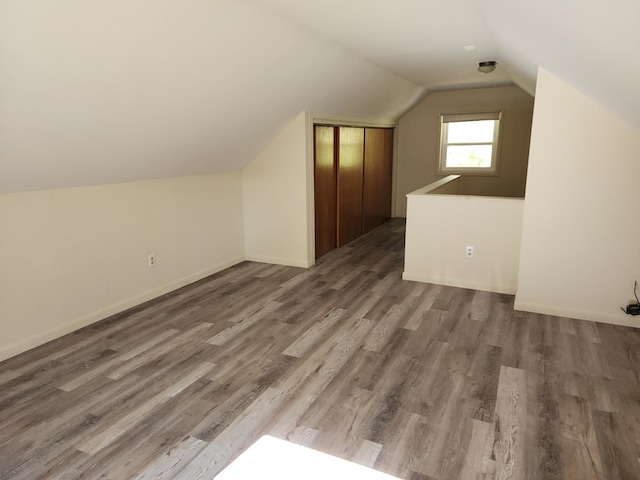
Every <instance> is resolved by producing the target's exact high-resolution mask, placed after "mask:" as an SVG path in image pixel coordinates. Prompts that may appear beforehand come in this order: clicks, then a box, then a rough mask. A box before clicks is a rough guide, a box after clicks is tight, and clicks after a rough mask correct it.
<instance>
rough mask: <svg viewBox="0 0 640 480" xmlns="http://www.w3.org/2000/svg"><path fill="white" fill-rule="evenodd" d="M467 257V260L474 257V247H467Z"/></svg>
mask: <svg viewBox="0 0 640 480" xmlns="http://www.w3.org/2000/svg"><path fill="white" fill-rule="evenodd" d="M465 255H466V256H467V258H471V257H473V247H472V246H469V245H467V247H466V248H465Z"/></svg>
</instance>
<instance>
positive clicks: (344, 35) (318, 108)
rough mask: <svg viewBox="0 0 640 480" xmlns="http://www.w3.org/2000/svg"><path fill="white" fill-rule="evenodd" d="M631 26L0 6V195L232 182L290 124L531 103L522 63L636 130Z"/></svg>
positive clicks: (392, 5) (383, 5)
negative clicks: (504, 95)
mask: <svg viewBox="0 0 640 480" xmlns="http://www.w3.org/2000/svg"><path fill="white" fill-rule="evenodd" d="M638 19H640V2H638V1H637V0H609V1H608V2H606V3H605V2H600V1H593V0H586V1H585V0H580V1H579V0H563V1H562V2H557V1H551V0H537V1H535V2H530V1H529V2H525V1H524V0H482V1H480V0H450V1H447V0H394V1H388V0H323V2H307V1H300V0H253V1H249V0H181V1H179V0H94V1H91V2H87V1H84V0H58V1H56V2H50V1H49V0H0V193H12V192H20V191H28V190H38V189H47V188H64V187H74V186H82V185H97V184H106V183H118V182H126V181H133V180H143V179H152V178H162V177H172V176H183V175H193V174H202V173H216V172H225V171H232V170H238V169H241V168H243V166H245V165H246V164H247V163H248V162H250V161H251V160H252V159H253V158H254V157H255V156H256V154H257V153H258V152H260V151H261V150H262V148H264V146H266V145H267V144H268V143H269V141H270V140H271V139H273V138H274V136H275V135H276V134H277V133H278V132H279V131H281V129H282V128H283V127H284V126H285V125H286V124H287V123H288V122H289V121H290V120H291V119H292V118H293V117H294V116H295V115H297V114H298V113H299V112H301V111H303V110H307V111H312V112H316V113H320V114H341V115H349V116H359V117H362V118H367V119H384V120H392V119H395V118H397V117H398V115H400V114H401V113H402V112H404V111H405V110H406V109H407V108H409V107H410V106H411V105H412V104H413V103H414V102H416V101H417V100H418V98H419V97H420V96H421V95H423V94H424V93H425V91H427V90H432V89H442V88H459V87H472V86H481V85H497V84H504V83H511V82H514V83H516V84H518V85H519V86H521V87H522V88H523V89H525V90H527V91H529V92H530V93H533V91H534V89H535V76H536V72H537V68H538V66H543V67H545V68H546V69H547V70H549V71H551V72H552V73H554V74H555V75H557V76H559V77H560V78H562V79H564V80H565V81H567V82H569V83H570V84H572V85H574V86H575V87H576V88H578V89H580V90H582V91H583V92H584V93H586V94H587V95H589V96H591V97H593V98H594V99H596V100H597V101H599V102H601V103H602V104H603V105H605V106H606V107H607V108H609V109H610V110H612V111H613V112H614V113H616V114H617V115H619V116H620V117H621V118H623V119H624V120H626V121H627V122H628V123H630V124H631V125H634V126H636V127H638V128H640V81H638V78H640V62H639V61H638V60H637V56H635V55H634V53H635V52H633V51H632V50H634V48H635V44H636V43H637V41H638V40H639V39H640V35H639V34H638V30H637V27H636V25H635V23H636V22H637V20H638ZM471 46H473V47H474V48H471ZM464 47H468V48H466V49H465V48H464ZM482 60H497V61H498V64H499V65H498V69H497V70H496V72H494V73H492V74H490V75H483V74H480V73H478V72H477V71H476V66H477V63H478V62H479V61H482Z"/></svg>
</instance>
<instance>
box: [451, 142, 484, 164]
mask: <svg viewBox="0 0 640 480" xmlns="http://www.w3.org/2000/svg"><path fill="white" fill-rule="evenodd" d="M492 149H493V147H492V146H491V145H454V146H448V147H447V165H446V167H447V168H459V167H462V168H465V167H466V168H491V151H492Z"/></svg>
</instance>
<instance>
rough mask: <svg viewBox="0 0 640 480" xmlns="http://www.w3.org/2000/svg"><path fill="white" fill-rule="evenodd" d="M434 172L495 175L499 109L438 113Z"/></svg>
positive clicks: (496, 171) (496, 168)
mask: <svg viewBox="0 0 640 480" xmlns="http://www.w3.org/2000/svg"><path fill="white" fill-rule="evenodd" d="M440 119H441V125H440V131H441V137H440V162H439V164H438V173H439V174H444V175H449V174H462V175H464V174H467V175H497V174H498V137H499V133H500V112H492V113H470V114H462V115H441V116H440Z"/></svg>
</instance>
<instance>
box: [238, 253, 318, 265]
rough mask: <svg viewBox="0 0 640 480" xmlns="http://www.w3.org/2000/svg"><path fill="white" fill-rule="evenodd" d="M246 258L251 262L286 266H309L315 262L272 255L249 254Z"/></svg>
mask: <svg viewBox="0 0 640 480" xmlns="http://www.w3.org/2000/svg"><path fill="white" fill-rule="evenodd" d="M246 260H248V261H250V262H259V263H270V264H272V265H284V266H286V267H300V268H309V267H310V266H312V265H313V262H311V263H310V261H309V260H299V259H293V258H280V257H270V256H267V255H248V256H247V258H246Z"/></svg>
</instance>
